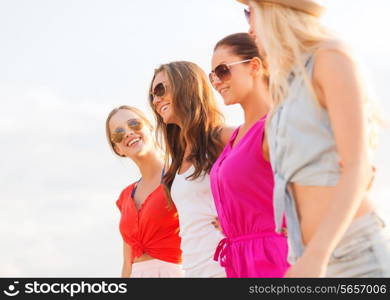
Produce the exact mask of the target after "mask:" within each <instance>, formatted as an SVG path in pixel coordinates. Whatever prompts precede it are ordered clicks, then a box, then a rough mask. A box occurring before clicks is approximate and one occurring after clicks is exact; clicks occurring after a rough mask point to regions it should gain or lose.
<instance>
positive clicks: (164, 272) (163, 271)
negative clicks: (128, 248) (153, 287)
mask: <svg viewBox="0 0 390 300" xmlns="http://www.w3.org/2000/svg"><path fill="white" fill-rule="evenodd" d="M130 277H132V278H152V277H153V278H156V277H165V278H167V277H184V271H183V269H182V267H181V265H180V264H173V263H170V262H166V261H163V260H159V259H151V260H146V261H141V262H137V263H133V265H132V270H131V276H130Z"/></svg>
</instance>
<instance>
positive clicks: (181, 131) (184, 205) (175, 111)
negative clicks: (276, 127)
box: [149, 61, 232, 277]
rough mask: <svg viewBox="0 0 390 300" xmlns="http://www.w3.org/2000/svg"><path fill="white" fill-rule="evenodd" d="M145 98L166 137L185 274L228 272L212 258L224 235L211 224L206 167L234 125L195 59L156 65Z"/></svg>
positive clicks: (169, 181) (211, 203)
mask: <svg viewBox="0 0 390 300" xmlns="http://www.w3.org/2000/svg"><path fill="white" fill-rule="evenodd" d="M149 100H150V104H151V106H152V108H153V111H154V114H155V116H156V119H157V132H158V133H159V134H160V137H162V138H163V139H164V141H165V146H166V164H167V166H166V170H167V171H166V174H165V176H164V183H165V184H166V186H167V188H168V189H170V191H171V196H172V200H173V202H174V203H175V205H176V208H177V210H178V213H179V223H180V236H181V239H182V240H181V249H182V259H183V269H184V270H185V273H186V277H226V274H225V270H224V269H223V268H222V267H221V266H220V265H219V263H218V262H217V261H215V260H214V257H213V256H214V253H215V249H216V248H217V246H218V243H219V242H220V241H221V240H222V239H223V235H222V233H221V232H220V231H219V230H218V229H216V227H215V226H214V225H213V222H214V220H215V219H216V217H217V212H216V209H215V206H214V200H213V198H212V194H211V189H210V180H209V172H210V170H211V166H212V165H213V163H214V162H215V160H216V159H217V157H218V156H219V154H220V152H221V151H222V149H223V147H224V146H225V144H226V143H227V141H228V139H229V137H230V135H231V133H232V129H231V128H227V127H225V126H224V123H223V117H222V115H221V113H220V112H219V111H218V109H217V104H216V101H215V98H214V95H213V92H212V89H211V86H210V85H209V82H208V78H207V76H206V74H205V73H204V72H203V71H202V69H201V68H200V67H198V66H197V65H196V64H194V63H191V62H186V61H178V62H171V63H168V64H163V65H161V66H160V67H159V68H158V69H156V70H155V72H154V76H153V79H152V82H151V86H150V97H149ZM168 165H169V167H168Z"/></svg>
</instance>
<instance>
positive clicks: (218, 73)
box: [209, 59, 252, 84]
mask: <svg viewBox="0 0 390 300" xmlns="http://www.w3.org/2000/svg"><path fill="white" fill-rule="evenodd" d="M251 60H252V59H245V60H240V61H236V62H232V63H229V64H219V65H218V66H216V67H215V69H214V70H212V71H211V72H210V74H209V79H210V82H211V83H212V84H213V83H214V81H215V77H217V78H218V79H219V80H220V81H225V80H229V79H230V77H231V75H232V74H231V72H230V67H231V66H234V65H238V64H242V63H246V62H248V61H251Z"/></svg>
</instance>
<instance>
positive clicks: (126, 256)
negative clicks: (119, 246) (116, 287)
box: [122, 242, 132, 278]
mask: <svg viewBox="0 0 390 300" xmlns="http://www.w3.org/2000/svg"><path fill="white" fill-rule="evenodd" d="M131 269H132V262H131V247H130V246H129V245H128V244H126V243H125V242H123V266H122V277H125V278H129V277H130V275H131Z"/></svg>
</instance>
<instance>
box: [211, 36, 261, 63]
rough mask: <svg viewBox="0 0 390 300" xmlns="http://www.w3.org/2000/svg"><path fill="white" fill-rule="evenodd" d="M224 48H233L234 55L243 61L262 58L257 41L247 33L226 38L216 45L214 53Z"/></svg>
mask: <svg viewBox="0 0 390 300" xmlns="http://www.w3.org/2000/svg"><path fill="white" fill-rule="evenodd" d="M222 46H227V47H229V48H231V51H232V53H234V54H235V55H238V56H240V57H242V58H243V59H251V58H253V57H259V58H261V56H260V52H259V49H258V48H257V45H256V43H255V41H254V40H253V39H252V38H251V36H250V35H249V34H248V33H245V32H240V33H233V34H231V35H228V36H226V37H224V38H223V39H222V40H220V41H219V42H218V43H217V44H216V45H215V47H214V51H215V50H217V49H218V48H219V47H222Z"/></svg>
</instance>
